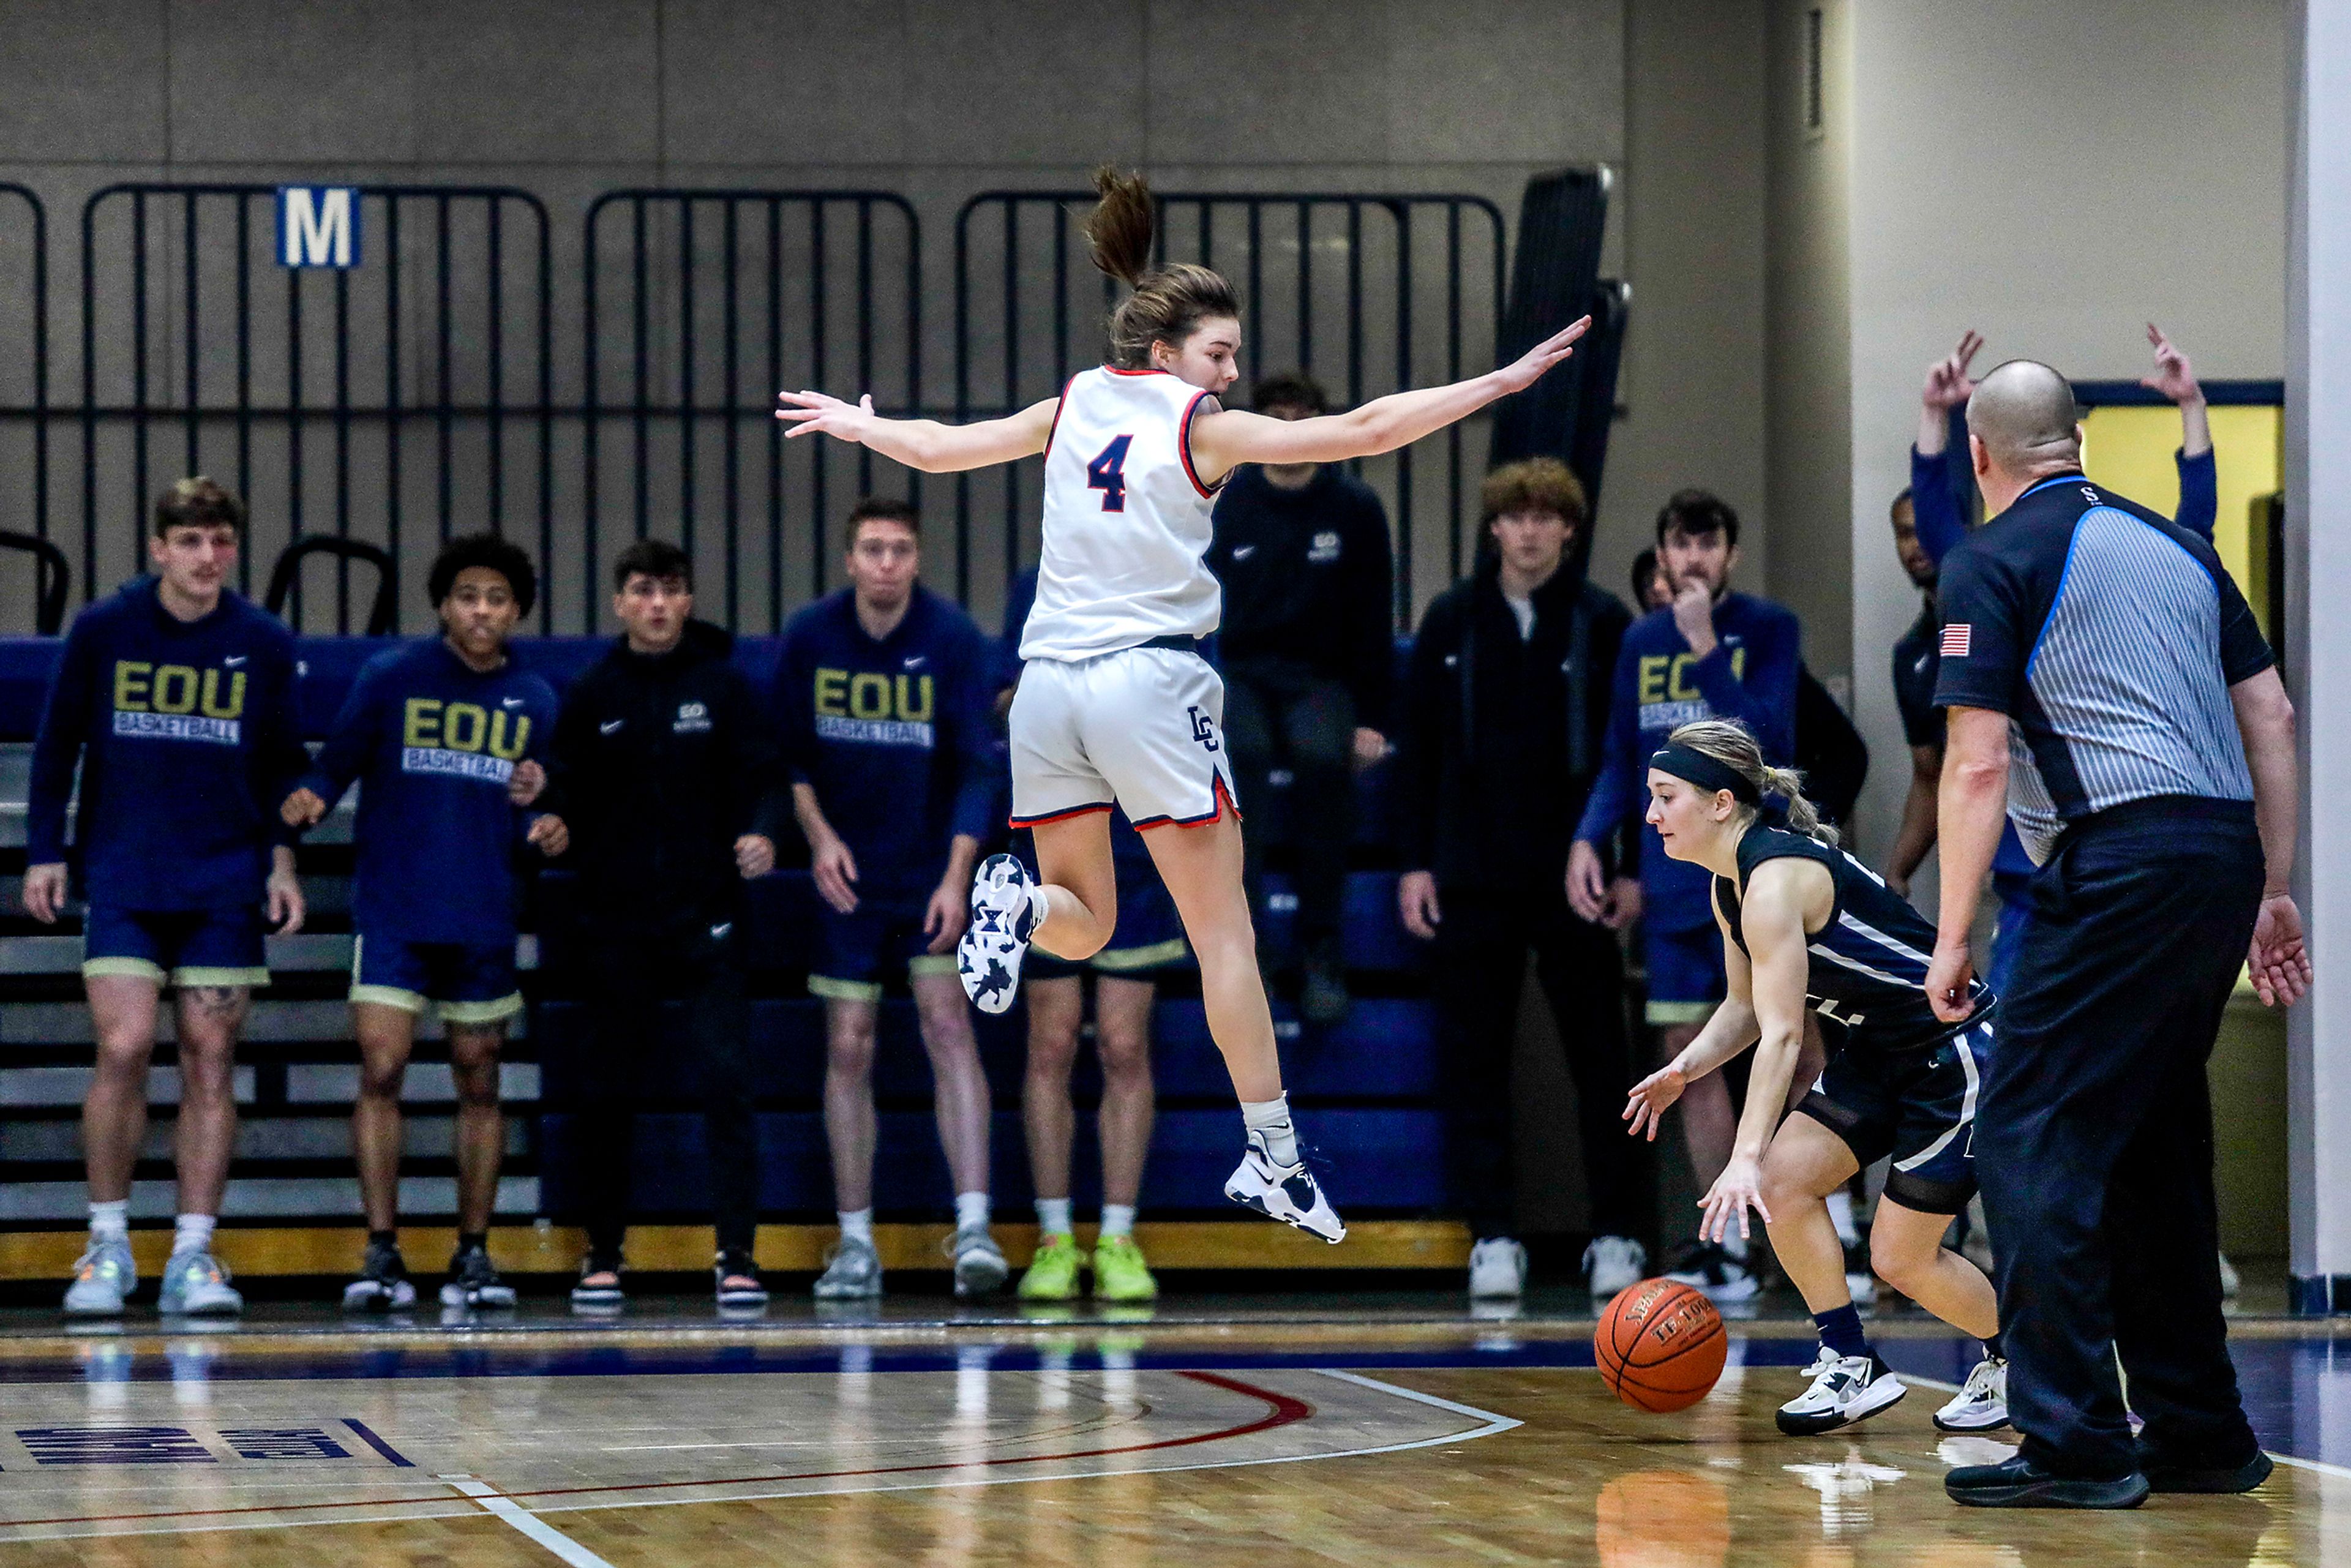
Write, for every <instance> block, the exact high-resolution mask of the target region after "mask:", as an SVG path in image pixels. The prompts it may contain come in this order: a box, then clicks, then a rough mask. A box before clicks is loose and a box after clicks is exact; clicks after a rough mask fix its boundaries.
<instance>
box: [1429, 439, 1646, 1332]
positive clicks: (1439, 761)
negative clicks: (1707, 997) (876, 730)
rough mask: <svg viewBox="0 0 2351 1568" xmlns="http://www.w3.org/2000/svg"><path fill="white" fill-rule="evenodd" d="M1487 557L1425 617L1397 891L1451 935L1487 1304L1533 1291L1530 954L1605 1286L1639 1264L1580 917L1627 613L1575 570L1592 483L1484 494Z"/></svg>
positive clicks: (1598, 976)
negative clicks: (1523, 1048) (1567, 1096)
mask: <svg viewBox="0 0 2351 1568" xmlns="http://www.w3.org/2000/svg"><path fill="white" fill-rule="evenodd" d="M1481 510H1482V511H1483V513H1484V516H1485V520H1486V530H1487V533H1488V536H1489V538H1490V539H1491V540H1492V546H1491V548H1489V549H1481V550H1480V551H1479V561H1478V566H1477V570H1476V571H1475V573H1474V574H1473V575H1472V576H1471V577H1469V578H1468V580H1465V581H1462V582H1459V583H1457V584H1455V585H1454V586H1453V587H1452V588H1450V589H1448V590H1447V591H1445V592H1444V593H1442V594H1440V595H1438V596H1437V600H1436V601H1434V602H1433V603H1431V604H1430V605H1429V607H1428V612H1427V613H1426V615H1425V616H1423V617H1422V619H1421V624H1420V634H1419V636H1418V637H1417V638H1416V639H1415V641H1414V643H1413V657H1412V666H1411V673H1410V675H1409V677H1408V679H1407V684H1406V686H1405V706H1404V712H1405V719H1406V722H1405V727H1404V740H1403V754H1402V757H1401V759H1400V760H1401V773H1402V789H1403V792H1404V797H1405V799H1404V811H1403V819H1404V821H1405V824H1406V831H1407V833H1409V834H1410V835H1412V836H1411V838H1410V839H1409V840H1408V841H1407V844H1406V846H1405V864H1406V865H1407V866H1408V867H1410V868H1411V869H1409V870H1407V871H1406V872H1405V874H1404V877H1403V879H1402V880H1401V881H1400V882H1399V883H1397V889H1396V894H1397V903H1398V905H1399V908H1400V913H1401V915H1402V917H1403V920H1404V923H1405V928H1406V929H1407V930H1409V931H1411V932H1412V934H1413V935H1414V936H1417V937H1419V938H1420V939H1421V940H1423V941H1427V942H1434V943H1436V944H1437V967H1436V988H1437V1018H1438V1029H1439V1030H1440V1051H1441V1054H1442V1060H1443V1062H1444V1078H1445V1083H1446V1090H1447V1101H1446V1111H1447V1118H1446V1120H1447V1128H1446V1143H1447V1155H1448V1165H1449V1166H1450V1169H1451V1176H1452V1186H1453V1189H1454V1200H1455V1202H1456V1203H1457V1204H1458V1205H1459V1206H1460V1207H1461V1208H1462V1209H1463V1210H1464V1211H1465V1212H1466V1213H1467V1215H1468V1218H1469V1222H1470V1225H1471V1228H1472V1230H1473V1232H1474V1234H1475V1237H1476V1245H1475V1246H1474V1247H1472V1249H1471V1250H1470V1255H1469V1290H1470V1293H1471V1294H1472V1295H1474V1296H1481V1297H1511V1296H1516V1295H1519V1294H1520V1292H1521V1291H1523V1289H1524V1288H1525V1284H1526V1274H1527V1253H1526V1248H1525V1247H1524V1245H1522V1244H1521V1243H1520V1241H1519V1239H1518V1233H1519V1227H1518V1223H1517V1203H1516V1193H1517V1184H1516V1183H1515V1181H1514V1180H1513V1179H1512V1176H1511V1169H1510V1151H1511V1146H1512V1139H1511V1116H1510V1102H1511V1093H1510V1062H1511V1057H1512V1054H1513V1046H1514V1043H1515V1040H1516V1036H1517V1022H1518V1006H1519V994H1520V987H1521V982H1522V979H1523V977H1524V975H1525V972H1526V960H1527V952H1528V950H1529V949H1530V948H1532V949H1533V951H1534V954H1535V963H1536V974H1537V976H1538V977H1540V979H1541V983H1542V987H1543V992H1544V995H1545V997H1546V998H1548V999H1549V1001H1550V1003H1551V1009H1552V1020H1553V1021H1554V1022H1555V1023H1556V1024H1557V1026H1558V1029H1559V1034H1560V1039H1561V1040H1562V1043H1563V1045H1564V1046H1565V1047H1566V1053H1567V1061H1568V1066H1569V1068H1570V1069H1571V1070H1572V1071H1573V1073H1574V1075H1575V1086H1576V1099H1577V1102H1578V1109H1579V1111H1580V1112H1581V1133H1582V1144H1583V1168H1584V1183H1585V1187H1586V1190H1587V1191H1588V1193H1589V1195H1590V1199H1591V1207H1592V1228H1593V1241H1592V1243H1591V1245H1590V1246H1589V1247H1588V1248H1587V1249H1585V1251H1584V1255H1583V1269H1584V1273H1585V1277H1586V1278H1587V1280H1588V1281H1589V1282H1590V1284H1591V1287H1592V1290H1593V1294H1595V1295H1614V1293H1615V1292H1616V1291H1620V1290H1623V1289H1624V1288H1625V1286H1627V1285H1630V1284H1632V1283H1634V1282H1635V1281H1637V1280H1638V1279H1639V1278H1640V1277H1641V1271H1642V1270H1643V1268H1644V1267H1645V1266H1646V1262H1647V1252H1646V1249H1645V1248H1644V1247H1643V1246H1642V1244H1641V1243H1640V1242H1639V1241H1637V1240H1635V1239H1634V1236H1635V1232H1636V1231H1638V1230H1640V1229H1641V1228H1643V1226H1642V1223H1641V1220H1640V1217H1639V1216H1638V1214H1637V1213H1636V1204H1637V1199H1638V1195H1637V1192H1636V1190H1635V1189H1636V1186H1637V1183H1636V1180H1635V1170H1634V1160H1635V1151H1633V1150H1632V1149H1631V1148H1630V1147H1628V1146H1627V1145H1626V1142H1625V1136H1624V1133H1623V1129H1622V1126H1621V1124H1620V1122H1619V1113H1620V1111H1621V1109H1622V1107H1623V1103H1624V1097H1625V1091H1626V1088H1627V1087H1628V1085H1629V1084H1630V1082H1631V1080H1632V1073H1631V1062H1630V1059H1629V1057H1628V1055H1627V1051H1626V1045H1625V1008H1624V970H1623V964H1622V958H1621V956H1620V954H1619V952H1618V949H1617V946H1616V937H1615V935H1614V932H1613V931H1611V930H1610V929H1609V927H1608V926H1607V925H1604V924H1603V923H1602V922H1600V921H1599V920H1596V919H1594V918H1593V917H1592V916H1591V915H1581V914H1578V913H1577V912H1575V911H1574V910H1572V909H1570V908H1569V906H1568V902H1567V898H1566V883H1565V873H1566V869H1567V858H1568V841H1569V826H1570V824H1571V823H1573V821H1575V818H1576V815H1577V813H1578V812H1579V810H1581V808H1582V806H1583V800H1584V799H1585V797H1586V795H1587V794H1588V793H1589V792H1590V790H1591V789H1592V785H1593V778H1594V777H1595V776H1596V775H1597V774H1598V772H1599V770H1600V765H1601V758H1602V755H1603V752H1604V747H1605V746H1606V732H1607V725H1608V713H1609V691H1610V683H1611V682H1612V681H1613V679H1614V672H1615V669H1616V661H1617V650H1618V647H1619V645H1620V644H1621V643H1623V641H1624V637H1625V627H1626V626H1627V625H1628V624H1629V623H1630V622H1631V619H1632V618H1631V617H1630V616H1629V615H1627V614H1626V613H1625V607H1624V606H1623V605H1622V604H1621V603H1619V602H1618V601H1617V600H1616V598H1615V596H1614V595H1613V594H1611V593H1609V592H1608V591H1605V590H1604V589H1602V588H1599V587H1597V586H1596V585H1594V584H1593V583H1591V582H1589V581H1587V580H1585V579H1584V577H1583V573H1582V571H1581V570H1579V569H1578V568H1577V567H1576V566H1575V565H1574V564H1573V563H1574V561H1575V560H1576V559H1578V555H1579V552H1578V551H1577V550H1576V549H1575V545H1576V542H1577V541H1576V535H1577V534H1578V533H1580V532H1581V531H1582V530H1583V528H1584V526H1585V523H1586V511H1585V504H1584V498H1583V486H1581V485H1580V484H1578V483H1577V481H1576V478H1575V476H1574V475H1573V474H1572V473H1571V472H1569V470H1568V468H1567V465H1565V464H1562V463H1561V462H1559V461H1558V460H1557V459H1556V458H1551V457H1537V458H1530V459H1528V460H1526V461H1524V462H1520V463H1513V464H1510V465H1506V466H1504V467H1501V468H1498V469H1496V470H1495V471H1494V472H1493V473H1492V474H1490V475H1489V476H1487V479H1486V485H1485V489H1484V493H1483V495H1482V497H1481Z"/></svg>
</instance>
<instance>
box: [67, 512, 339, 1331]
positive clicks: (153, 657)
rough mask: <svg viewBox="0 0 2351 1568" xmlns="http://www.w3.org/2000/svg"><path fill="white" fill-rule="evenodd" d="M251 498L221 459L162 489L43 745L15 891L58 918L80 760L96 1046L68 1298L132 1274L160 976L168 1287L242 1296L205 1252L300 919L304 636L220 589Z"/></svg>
mask: <svg viewBox="0 0 2351 1568" xmlns="http://www.w3.org/2000/svg"><path fill="white" fill-rule="evenodd" d="M244 532H245V508H244V507H242V506H240V505H238V503H237V500H236V498H235V497H234V496H231V495H230V494H229V493H228V492H227V491H226V490H225V489H223V488H221V486H218V485H215V484H214V483H213V482H212V481H211V480H210V479H204V478H193V479H183V480H181V481H179V482H178V483H177V484H175V485H173V486H172V487H171V488H170V489H169V490H167V491H165V492H164V493H163V495H162V498H161V499H159V500H158V501H157V502H156V504H155V528H154V532H153V534H152V537H151V538H149V539H148V541H147V559H148V562H149V564H150V565H152V567H153V568H154V573H153V575H152V576H148V577H141V578H137V579H135V580H132V581H131V582H130V583H128V584H126V585H125V586H124V587H123V588H122V589H121V591H119V592H117V593H115V594H113V595H112V596H111V597H110V598H107V599H103V600H100V601H99V602H97V603H96V604H93V605H91V606H90V607H89V609H87V610H85V611H83V612H81V613H80V614H79V615H78V616H77V617H76V618H75V620H74V623H73V628H72V630H71V631H69V632H67V633H66V643H65V651H64V654H63V656H62V657H61V658H60V659H59V661H58V664H57V678H56V679H55V680H54V681H53V682H52V683H51V685H50V687H49V695H48V702H47V706H46V707H44V709H43V710H42V714H41V727H40V731H39V734H38V737H37V738H36V740H35V741H34V743H33V765H32V778H31V780H30V785H29V789H28V790H27V794H26V821H25V843H26V850H25V859H26V867H25V908H26V911H27V912H29V913H30V914H31V915H32V916H33V918H34V919H36V920H37V921H39V922H40V923H41V924H43V925H51V924H54V923H55V922H56V920H57V915H58V914H59V913H60V912H61V910H62V907H63V905H64V904H65V901H66V894H67V885H68V883H67V859H66V806H67V802H68V799H69V798H70V797H71V796H72V794H73V788H74V765H75V763H76V762H77V761H78V762H79V763H80V765H81V804H80V810H79V812H78V815H77V817H76V819H75V833H74V844H75V852H76V859H77V860H78V869H79V872H80V877H81V888H82V892H83V894H84V895H85V896H86V897H87V898H88V899H89V909H88V912H87V914H86V915H84V916H83V920H82V932H83V943H84V953H85V956H84V958H83V961H82V967H81V972H82V985H83V988H84V989H85V990H86V991H87V992H88V993H89V1012H90V1022H91V1025H92V1027H93V1029H94V1030H95V1032H96V1034H97V1037H98V1061H97V1067H96V1071H94V1072H93V1073H92V1074H91V1077H90V1084H89V1096H88V1097H87V1098H86V1099H85V1100H84V1101H83V1103H82V1157H83V1159H84V1161H85V1163H86V1165H87V1166H88V1171H89V1247H88V1248H87V1249H85V1250H84V1251H83V1253H82V1255H81V1258H80V1260H79V1261H78V1262H77V1263H75V1265H74V1279H73V1283H72V1285H71V1286H69V1287H68V1289H67V1291H66V1299H65V1310H66V1312H68V1314H69V1315H71V1316H76V1317H113V1316H117V1315H119V1314H120V1312H121V1311H122V1306H123V1302H124V1301H125V1299H126V1298H128V1297H129V1296H130V1294H131V1291H132V1290H133V1289H135V1288H136V1286H137V1285H138V1283H139V1274H138V1269H137V1267H136V1265H135V1264H133V1262H132V1261H131V1239H130V1218H129V1215H130V1202H131V1172H132V1169H133V1167H134V1166H135V1165H136V1164H137V1161H138V1158H139V1146H140V1144H141V1141H142V1140H143V1139H144V1137H145V1135H146V1131H147V1070H148V1068H149V1067H150V1066H151V1065H152V1062H153V1061H154V1056H155V1021H156V1013H157V1011H158V1009H159V1008H160V1006H161V1003H162V992H163V988H164V987H166V986H167V985H168V986H170V987H171V988H172V989H173V991H174V992H175V993H176V998H175V999H176V1007H177V1019H176V1021H177V1024H178V1033H177V1040H178V1053H179V1068H180V1105H179V1114H178V1116H177V1118H176V1119H175V1120H174V1122H173V1124H172V1156H173V1159H174V1160H175V1162H176V1163H177V1166H178V1170H179V1189H180V1190H179V1219H178V1222H177V1225H176V1227H175V1228H174V1232H173V1236H172V1257H171V1260H170V1261H169V1262H167V1263H166V1264H164V1265H163V1281H162V1292H161V1294H160V1296H159V1297H158V1299H157V1303H156V1304H157V1305H158V1306H159V1307H160V1308H161V1309H162V1311H163V1312H167V1313H172V1314H178V1313H183V1312H184V1313H197V1314H234V1313H236V1312H242V1311H243V1310H244V1306H245V1299H244V1297H243V1296H241V1295H239V1294H238V1292H237V1291H236V1290H235V1287H233V1286H231V1285H230V1284H229V1282H228V1270H225V1269H224V1268H223V1267H221V1265H220V1262H219V1261H218V1260H216V1259H215V1258H214V1256H213V1249H212V1240H213V1228H214V1223H215V1221H216V1220H217V1218H218V1217H219V1215H220V1202H221V1195H222V1192H223V1190H224V1189H225V1187H226V1186H227V1183H228V1162H229V1154H230V1150H231V1148H232V1147H233V1146H234V1145H235V1140H236V1097H235V1088H234V1082H233V1080H234V1077H235V1070H236V1069H235V1059H236V1042H237V1036H238V1034H239V1032H240V1031H241V1030H243V1028H244V1026H245V1019H246V1009H247V1005H248V1002H249V999H250V998H251V995H252V988H254V987H256V986H266V985H267V984H268V983H269V968H268V964H267V960H266V957H265V956H264V950H263V946H262V922H263V920H264V919H265V918H266V919H267V920H268V921H269V922H270V923H271V924H273V925H276V926H277V929H278V930H279V931H281V932H284V933H287V934H291V933H293V932H296V931H298V930H300V929H301V928H302V914H303V909H302V890H301V887H300V885H299V884H298V883H297V882H296V881H295V877H294V850H293V840H292V835H291V834H290V833H288V832H287V831H285V830H284V829H283V827H282V826H281V824H280V823H279V822H278V821H277V802H278V801H279V800H281V799H283V798H284V796H285V794H286V790H287V787H288V786H289V785H291V784H292V782H293V781H294V779H295V778H296V777H297V776H298V775H299V774H300V773H301V772H302V770H303V769H304V768H306V767H308V764H309V758H308V756H307V755H306V754H305V753H304V752H303V749H302V743H301V739H300V737H299V735H298V731H297V730H296V727H295V704H294V691H295V681H296V679H297V670H296V665H295V661H294V639H293V636H292V634H291V633H290V632H287V630H286V628H285V626H284V625H282V624H281V623H279V622H278V621H277V618H276V617H274V616H271V615H268V614H266V613H265V612H262V611H261V610H260V609H259V608H257V607H256V606H255V605H253V604H251V603H249V602H247V601H246V600H245V599H243V598H242V597H240V596H239V595H237V594H236V593H235V592H234V591H231V590H230V589H229V588H228V587H227V582H228V578H229V574H230V573H231V572H233V571H234V570H235V569H236V552H237V549H238V547H239V545H240V543H241V542H242V539H243V536H244Z"/></svg>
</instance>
